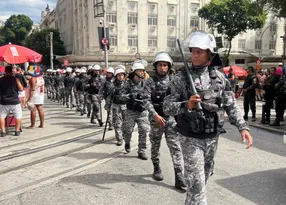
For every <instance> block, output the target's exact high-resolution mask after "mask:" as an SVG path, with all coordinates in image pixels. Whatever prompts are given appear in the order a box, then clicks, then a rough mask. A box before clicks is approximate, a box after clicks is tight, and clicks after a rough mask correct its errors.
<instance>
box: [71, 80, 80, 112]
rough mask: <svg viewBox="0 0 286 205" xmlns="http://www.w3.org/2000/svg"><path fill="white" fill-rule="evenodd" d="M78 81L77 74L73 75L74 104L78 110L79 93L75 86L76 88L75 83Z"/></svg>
mask: <svg viewBox="0 0 286 205" xmlns="http://www.w3.org/2000/svg"><path fill="white" fill-rule="evenodd" d="M78 81H79V76H78V75H76V76H75V77H74V86H73V93H74V99H75V104H76V109H77V111H80V107H79V106H80V105H79V95H78V91H77V88H76V85H77V83H78Z"/></svg>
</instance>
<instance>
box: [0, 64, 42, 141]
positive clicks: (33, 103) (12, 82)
mask: <svg viewBox="0 0 286 205" xmlns="http://www.w3.org/2000/svg"><path fill="white" fill-rule="evenodd" d="M41 88H42V89H41ZM43 104H44V81H43V77H42V72H39V73H38V74H37V75H35V73H34V71H33V72H25V71H24V70H22V69H21V68H20V67H19V66H17V65H14V66H12V65H8V66H6V67H5V74H3V75H2V76H1V78H0V117H1V121H0V128H1V134H0V136H1V137H5V136H6V135H7V131H6V128H7V127H10V126H15V136H20V134H21V132H22V111H23V110H24V109H26V108H28V109H29V110H30V111H31V125H30V126H29V127H28V128H34V125H35V121H36V115H35V112H36V109H38V110H39V114H40V122H41V123H40V126H39V127H41V128H43V126H44V125H43V123H44V112H43V108H42V105H43ZM9 117H10V118H9ZM13 119H15V120H13ZM14 121H15V124H14V123H13V122H14Z"/></svg>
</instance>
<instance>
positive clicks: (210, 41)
mask: <svg viewBox="0 0 286 205" xmlns="http://www.w3.org/2000/svg"><path fill="white" fill-rule="evenodd" d="M189 48H200V49H203V50H207V49H209V50H210V51H211V52H212V53H214V52H215V48H216V41H215V37H214V36H213V35H212V34H209V33H207V32H205V31H199V30H198V31H194V32H193V33H192V34H191V36H190V39H189Z"/></svg>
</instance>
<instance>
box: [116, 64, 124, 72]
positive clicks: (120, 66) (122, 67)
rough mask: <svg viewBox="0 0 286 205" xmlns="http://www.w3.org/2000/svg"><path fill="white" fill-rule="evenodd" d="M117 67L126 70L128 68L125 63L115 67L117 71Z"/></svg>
mask: <svg viewBox="0 0 286 205" xmlns="http://www.w3.org/2000/svg"><path fill="white" fill-rule="evenodd" d="M117 69H123V70H124V71H125V70H126V67H125V66H124V65H118V66H116V67H115V71H116V70H117Z"/></svg>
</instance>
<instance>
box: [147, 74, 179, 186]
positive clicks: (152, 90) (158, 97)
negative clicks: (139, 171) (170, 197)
mask: <svg viewBox="0 0 286 205" xmlns="http://www.w3.org/2000/svg"><path fill="white" fill-rule="evenodd" d="M170 81H171V79H170V77H169V76H168V75H167V76H165V77H160V76H158V75H155V76H154V77H151V78H149V79H148V80H147V81H146V85H145V92H144V98H146V99H147V101H145V99H144V107H145V108H146V109H147V110H148V111H149V120H150V125H151V131H150V134H149V137H150V141H151V159H152V162H153V164H154V174H153V177H154V178H155V179H156V173H157V174H160V177H157V178H159V179H156V180H162V179H163V177H162V175H161V169H160V168H157V166H159V149H160V146H161V139H162V135H163V134H165V138H166V142H167V145H168V147H169V150H170V153H171V157H172V162H173V165H174V170H175V176H176V185H175V186H176V187H177V188H181V187H184V182H183V181H184V180H183V174H182V171H183V167H182V164H183V162H182V158H183V157H182V151H181V146H180V142H179V138H178V135H177V133H176V131H175V130H174V128H175V125H176V122H175V119H174V117H172V116H167V115H166V114H165V113H164V112H163V100H164V98H165V96H166V94H167V89H168V87H169V84H170ZM155 115H160V116H161V117H163V118H164V119H165V120H166V125H165V126H164V127H161V126H160V125H159V124H158V123H157V122H156V121H155V119H154V116H155ZM157 169H159V171H157ZM154 175H155V176H154ZM180 179H181V180H180ZM179 181H180V182H179Z"/></svg>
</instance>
